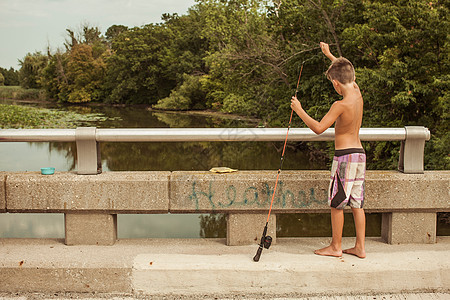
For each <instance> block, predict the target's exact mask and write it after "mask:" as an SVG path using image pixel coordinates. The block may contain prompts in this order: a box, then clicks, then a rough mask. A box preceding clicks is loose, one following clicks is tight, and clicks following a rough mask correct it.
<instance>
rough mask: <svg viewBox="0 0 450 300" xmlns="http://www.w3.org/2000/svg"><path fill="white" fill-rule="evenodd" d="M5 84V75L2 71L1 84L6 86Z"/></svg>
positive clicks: (0, 74)
mask: <svg viewBox="0 0 450 300" xmlns="http://www.w3.org/2000/svg"><path fill="white" fill-rule="evenodd" d="M4 85H5V77H4V76H3V74H2V73H0V86H4Z"/></svg>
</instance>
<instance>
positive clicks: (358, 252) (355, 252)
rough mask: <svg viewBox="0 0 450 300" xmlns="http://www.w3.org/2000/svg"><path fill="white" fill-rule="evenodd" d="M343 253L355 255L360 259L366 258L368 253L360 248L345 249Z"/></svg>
mask: <svg viewBox="0 0 450 300" xmlns="http://www.w3.org/2000/svg"><path fill="white" fill-rule="evenodd" d="M342 252H344V253H346V254H351V255H355V256H357V257H359V258H366V251H365V250H364V249H359V248H356V247H353V248H350V249H345V250H344V251H342Z"/></svg>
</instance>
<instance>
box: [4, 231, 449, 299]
mask: <svg viewBox="0 0 450 300" xmlns="http://www.w3.org/2000/svg"><path fill="white" fill-rule="evenodd" d="M328 242H329V240H328V239H324V238H291V239H283V238H280V239H279V240H278V243H277V245H274V246H273V247H272V248H270V249H269V250H264V252H263V255H262V257H261V260H260V262H258V263H255V262H253V261H252V257H253V255H254V254H255V252H256V249H257V245H256V244H254V245H250V246H236V247H227V246H226V245H225V240H224V239H183V240H178V239H177V240H173V239H146V240H120V241H118V242H117V243H116V244H115V245H114V246H65V245H64V244H63V242H62V241H61V240H31V239H0V293H1V292H8V293H12V292H40V293H53V292H72V293H123V294H127V295H134V296H177V295H178V296H189V297H193V298H195V297H196V295H197V296H199V297H201V298H204V297H206V296H208V295H209V296H212V295H219V297H225V296H226V297H229V296H230V295H253V296H255V295H261V294H264V295H270V296H271V297H272V296H283V295H289V296H290V297H291V298H292V297H303V296H317V295H339V294H341V295H342V294H380V293H404V292H408V293H412V292H444V293H446V292H449V291H450V289H449V287H450V261H449V260H448V257H449V256H450V237H439V238H438V242H437V243H436V244H431V245H421V244H416V245H387V244H385V243H382V242H381V241H380V239H368V240H367V253H368V256H367V258H366V259H359V258H357V257H354V256H350V255H344V256H343V257H341V258H334V257H321V256H316V255H314V254H313V250H314V249H316V248H320V247H323V246H324V245H326V244H327V243H328ZM353 243H354V239H353V238H345V239H344V247H351V246H352V244H353Z"/></svg>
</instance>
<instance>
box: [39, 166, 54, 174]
mask: <svg viewBox="0 0 450 300" xmlns="http://www.w3.org/2000/svg"><path fill="white" fill-rule="evenodd" d="M41 174H42V175H53V174H55V168H51V167H50V168H41Z"/></svg>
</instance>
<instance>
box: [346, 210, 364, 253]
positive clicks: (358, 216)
mask: <svg viewBox="0 0 450 300" xmlns="http://www.w3.org/2000/svg"><path fill="white" fill-rule="evenodd" d="M352 212H353V219H354V220H355V229H356V243H355V247H353V248H350V249H346V250H344V251H343V252H344V253H347V254H353V255H356V256H358V257H359V258H365V257H366V249H365V238H366V215H365V214H364V209H362V208H353V207H352Z"/></svg>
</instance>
